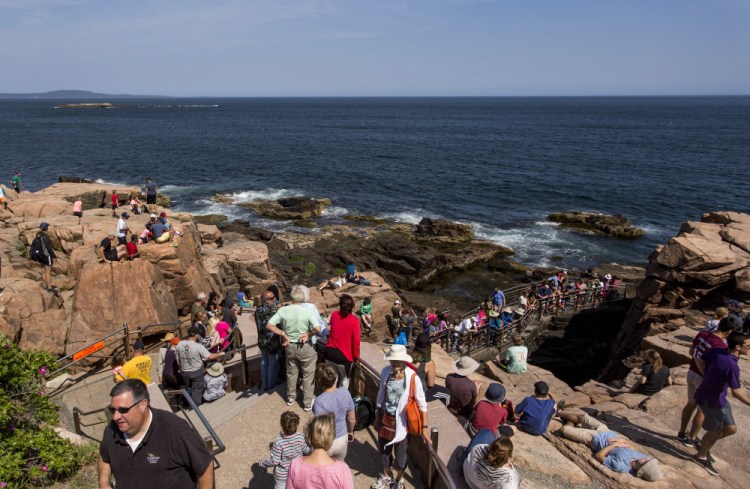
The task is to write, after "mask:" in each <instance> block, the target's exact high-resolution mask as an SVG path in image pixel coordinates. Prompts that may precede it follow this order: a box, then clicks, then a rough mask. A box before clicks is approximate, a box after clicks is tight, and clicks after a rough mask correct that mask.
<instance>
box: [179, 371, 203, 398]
mask: <svg viewBox="0 0 750 489" xmlns="http://www.w3.org/2000/svg"><path fill="white" fill-rule="evenodd" d="M181 374H182V380H183V381H185V385H186V386H187V391H188V392H189V393H190V397H192V398H193V402H195V405H196V406H200V405H201V402H203V391H204V390H206V381H205V380H204V379H203V369H201V370H194V371H192V372H181Z"/></svg>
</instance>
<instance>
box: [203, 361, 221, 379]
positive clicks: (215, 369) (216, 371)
mask: <svg viewBox="0 0 750 489" xmlns="http://www.w3.org/2000/svg"><path fill="white" fill-rule="evenodd" d="M206 373H207V374H208V375H210V376H211V377H218V376H219V375H221V374H223V373H224V365H222V364H220V363H219V362H216V363H214V364H213V365H211V366H210V367H208V368H207V369H206Z"/></svg>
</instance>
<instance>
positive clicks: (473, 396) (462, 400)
mask: <svg viewBox="0 0 750 489" xmlns="http://www.w3.org/2000/svg"><path fill="white" fill-rule="evenodd" d="M478 368H479V363H478V362H477V361H476V360H474V359H473V358H471V357H469V356H463V357H461V358H459V359H458V360H457V361H455V362H454V363H453V372H454V373H451V374H448V375H446V376H445V387H446V388H447V389H448V390H449V391H450V396H451V400H450V403H448V410H449V411H450V412H451V413H453V414H455V415H456V416H459V417H460V418H464V419H463V420H461V422H462V423H465V422H466V421H467V420H468V419H469V418H470V417H471V414H472V413H473V412H474V405H475V404H476V403H477V399H478V398H479V390H480V389H481V386H482V383H481V382H480V381H478V380H472V379H470V378H469V377H467V375H469V374H471V373H473V372H474V371H476V369H478Z"/></svg>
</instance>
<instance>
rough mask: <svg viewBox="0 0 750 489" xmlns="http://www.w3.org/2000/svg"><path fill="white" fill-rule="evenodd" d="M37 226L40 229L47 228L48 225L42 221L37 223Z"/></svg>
mask: <svg viewBox="0 0 750 489" xmlns="http://www.w3.org/2000/svg"><path fill="white" fill-rule="evenodd" d="M39 227H40V228H42V229H47V228H48V227H49V224H47V223H46V222H43V223H41V224H40V225H39Z"/></svg>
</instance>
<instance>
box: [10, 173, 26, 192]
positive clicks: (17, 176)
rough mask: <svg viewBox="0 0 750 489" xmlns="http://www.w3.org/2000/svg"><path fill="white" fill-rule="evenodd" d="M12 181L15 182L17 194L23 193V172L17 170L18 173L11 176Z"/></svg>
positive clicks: (14, 186)
mask: <svg viewBox="0 0 750 489" xmlns="http://www.w3.org/2000/svg"><path fill="white" fill-rule="evenodd" d="M10 183H11V184H13V188H14V189H15V190H16V194H20V193H21V189H22V188H23V184H21V172H20V171H18V170H16V174H15V175H13V176H12V177H11V178H10Z"/></svg>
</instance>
